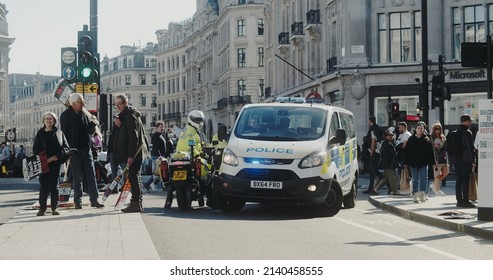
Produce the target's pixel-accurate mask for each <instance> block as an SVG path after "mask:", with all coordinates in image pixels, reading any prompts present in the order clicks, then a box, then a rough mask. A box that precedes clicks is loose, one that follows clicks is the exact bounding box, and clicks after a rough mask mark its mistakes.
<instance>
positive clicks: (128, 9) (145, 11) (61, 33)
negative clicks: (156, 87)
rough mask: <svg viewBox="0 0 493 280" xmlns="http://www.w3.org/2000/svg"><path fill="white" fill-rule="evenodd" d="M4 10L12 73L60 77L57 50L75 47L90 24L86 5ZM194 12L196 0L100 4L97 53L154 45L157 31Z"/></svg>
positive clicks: (21, 5) (75, 1)
mask: <svg viewBox="0 0 493 280" xmlns="http://www.w3.org/2000/svg"><path fill="white" fill-rule="evenodd" d="M0 3H2V4H6V8H7V11H8V14H7V22H8V24H9V36H10V37H12V38H15V41H14V43H13V44H12V45H11V50H10V64H9V72H10V73H25V74H35V73H36V72H39V73H41V74H44V75H60V63H61V62H60V56H61V55H60V49H61V48H63V47H76V45H77V31H79V30H82V26H83V25H84V24H87V25H89V4H90V0H0ZM194 13H195V0H179V1H175V0H138V1H130V0H99V1H98V28H99V30H98V50H99V53H100V54H101V57H104V56H105V55H108V56H109V57H114V56H117V55H119V54H120V46H121V45H136V46H138V45H139V44H140V45H141V46H145V45H146V43H147V42H154V43H156V36H155V32H156V30H158V29H167V28H168V23H169V22H180V21H183V20H185V19H188V18H191V17H192V16H193V14H194Z"/></svg>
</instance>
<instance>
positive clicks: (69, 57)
mask: <svg viewBox="0 0 493 280" xmlns="http://www.w3.org/2000/svg"><path fill="white" fill-rule="evenodd" d="M74 61H75V52H74V51H73V50H70V49H69V50H64V51H63V53H62V62H63V63H66V64H72V63H73V62H74Z"/></svg>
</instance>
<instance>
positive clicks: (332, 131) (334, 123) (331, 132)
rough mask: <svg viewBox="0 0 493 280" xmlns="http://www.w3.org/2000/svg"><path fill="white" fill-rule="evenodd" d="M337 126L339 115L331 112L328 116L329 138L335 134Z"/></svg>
mask: <svg viewBox="0 0 493 280" xmlns="http://www.w3.org/2000/svg"><path fill="white" fill-rule="evenodd" d="M338 128H339V115H337V113H335V112H334V113H332V117H331V118H330V128H329V139H330V138H331V137H332V136H335V135H336V131H337V129H338Z"/></svg>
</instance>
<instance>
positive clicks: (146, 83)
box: [100, 42, 158, 133]
mask: <svg viewBox="0 0 493 280" xmlns="http://www.w3.org/2000/svg"><path fill="white" fill-rule="evenodd" d="M155 51H156V45H155V44H154V43H152V42H149V43H147V45H146V46H145V47H143V48H140V47H135V46H133V47H131V46H126V45H124V46H121V47H120V55H119V56H116V57H112V58H108V57H104V58H103V60H102V61H101V64H100V70H101V84H100V92H101V94H105V95H106V96H107V99H108V111H107V112H109V113H108V114H109V116H110V117H109V118H110V122H112V121H113V118H112V117H111V115H114V114H117V113H118V111H116V110H115V108H114V104H113V97H114V96H115V95H116V94H125V95H127V96H128V102H129V105H131V106H133V107H135V108H136V109H137V110H138V111H139V112H140V113H141V119H142V123H143V124H144V128H145V130H146V131H148V132H149V133H151V130H152V128H153V127H154V123H155V122H156V121H157V120H158V115H157V77H156V56H155V55H154V52H155ZM111 127H112V123H111V124H110V125H109V126H108V128H109V129H111Z"/></svg>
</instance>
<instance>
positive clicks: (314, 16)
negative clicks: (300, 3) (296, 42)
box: [306, 9, 321, 25]
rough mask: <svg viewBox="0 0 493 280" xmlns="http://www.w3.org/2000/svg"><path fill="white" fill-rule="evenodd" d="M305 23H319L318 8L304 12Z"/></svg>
mask: <svg viewBox="0 0 493 280" xmlns="http://www.w3.org/2000/svg"><path fill="white" fill-rule="evenodd" d="M306 23H307V24H308V25H309V24H321V22H320V10H319V9H317V10H310V11H309V12H308V13H306Z"/></svg>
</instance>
